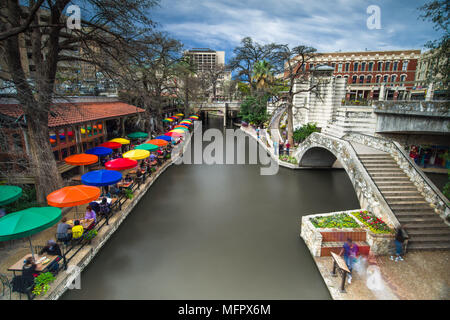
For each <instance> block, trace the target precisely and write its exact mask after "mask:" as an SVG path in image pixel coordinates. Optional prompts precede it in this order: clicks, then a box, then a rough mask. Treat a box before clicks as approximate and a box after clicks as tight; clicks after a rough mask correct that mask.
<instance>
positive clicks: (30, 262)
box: [12, 257, 37, 293]
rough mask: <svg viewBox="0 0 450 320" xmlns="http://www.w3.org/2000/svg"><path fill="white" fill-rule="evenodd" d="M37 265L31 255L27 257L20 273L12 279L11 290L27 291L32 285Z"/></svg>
mask: <svg viewBox="0 0 450 320" xmlns="http://www.w3.org/2000/svg"><path fill="white" fill-rule="evenodd" d="M36 268H37V265H36V263H35V261H34V258H33V257H28V258H27V259H26V260H25V263H24V265H23V267H22V275H20V276H16V277H14V279H13V283H12V286H13V288H12V290H13V291H16V292H20V293H29V289H31V288H32V287H33V286H34V278H35V276H37V274H36Z"/></svg>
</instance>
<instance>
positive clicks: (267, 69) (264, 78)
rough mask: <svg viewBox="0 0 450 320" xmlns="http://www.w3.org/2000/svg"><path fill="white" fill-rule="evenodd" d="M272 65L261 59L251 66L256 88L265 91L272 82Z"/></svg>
mask: <svg viewBox="0 0 450 320" xmlns="http://www.w3.org/2000/svg"><path fill="white" fill-rule="evenodd" d="M272 69H273V66H272V65H271V64H270V63H269V62H267V61H266V60H261V61H258V62H256V63H255V65H254V66H253V78H254V79H255V81H256V88H257V89H259V90H263V91H265V90H266V89H267V88H268V87H269V86H270V84H271V83H272V82H273V78H274V76H273V72H272Z"/></svg>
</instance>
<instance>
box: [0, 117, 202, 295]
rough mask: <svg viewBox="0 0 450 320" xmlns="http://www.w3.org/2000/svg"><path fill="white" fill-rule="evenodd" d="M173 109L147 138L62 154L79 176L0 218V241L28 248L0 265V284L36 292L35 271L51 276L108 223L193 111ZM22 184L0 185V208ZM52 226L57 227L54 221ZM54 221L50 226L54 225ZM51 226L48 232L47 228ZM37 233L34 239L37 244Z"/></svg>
mask: <svg viewBox="0 0 450 320" xmlns="http://www.w3.org/2000/svg"><path fill="white" fill-rule="evenodd" d="M182 116H183V115H182V114H177V115H175V116H173V117H170V118H165V119H164V120H163V121H164V122H167V123H170V124H171V125H170V128H169V129H170V130H168V131H167V132H165V133H164V134H161V135H159V136H156V137H155V138H154V139H148V137H149V135H148V134H147V133H144V132H133V133H130V134H128V135H127V138H128V139H126V138H115V139H112V140H110V141H108V142H105V143H102V144H101V145H98V146H96V147H94V148H91V149H88V150H86V151H85V152H84V153H80V154H75V155H71V156H69V157H67V158H65V159H64V161H65V162H66V163H67V164H70V165H73V166H79V167H80V172H81V174H80V175H77V176H74V177H72V179H71V182H70V183H71V184H72V185H68V186H65V187H63V188H61V189H59V190H55V191H53V192H52V193H50V194H48V195H47V198H46V200H47V205H48V206H42V207H32V208H27V209H25V210H21V211H17V212H12V213H8V214H5V215H4V216H3V217H0V242H2V241H12V240H17V239H27V241H28V245H29V253H27V254H26V255H24V256H21V257H20V259H18V260H17V261H16V262H14V263H12V264H11V265H9V267H8V268H7V271H8V272H10V273H12V277H11V278H10V277H8V276H7V275H5V274H4V271H5V270H0V279H1V281H2V284H3V288H5V287H7V288H9V292H10V293H9V297H10V299H11V294H12V292H18V293H19V298H20V299H21V295H22V294H24V295H25V296H27V297H28V299H33V298H34V297H35V296H36V295H39V294H40V292H41V291H40V290H41V289H39V290H38V289H37V288H36V281H35V279H36V278H38V277H39V276H41V275H48V274H49V273H51V275H53V276H56V275H57V274H58V272H59V271H60V270H61V269H66V268H67V265H68V263H69V262H70V260H71V259H73V258H74V257H75V255H76V254H77V253H78V252H80V250H82V249H83V247H85V246H88V245H90V244H91V241H92V239H93V238H95V236H96V235H97V234H98V232H99V231H100V229H101V228H103V227H104V226H105V225H106V226H107V225H109V220H110V219H111V217H112V215H113V214H114V213H115V212H120V211H121V209H122V206H123V205H124V203H126V201H127V200H129V199H132V198H133V194H134V193H135V192H136V190H138V189H139V187H140V186H141V185H142V184H144V183H145V181H146V179H147V178H148V177H150V176H151V175H152V174H153V173H154V172H156V171H157V170H158V169H159V167H160V166H161V165H163V164H164V162H166V161H167V160H169V159H170V157H171V150H172V148H173V147H174V145H176V144H177V143H180V142H181V141H182V139H183V137H184V136H185V135H186V134H187V133H189V130H190V128H191V126H192V125H193V121H195V120H198V116H197V115H193V116H191V117H189V118H187V119H183V120H180V118H181V117H182ZM21 195H22V189H21V188H20V187H17V186H12V185H0V208H1V207H3V206H5V205H7V204H10V203H12V202H14V201H18V200H19V199H20V197H21ZM56 225H57V226H56ZM55 226H56V228H55ZM51 230H53V231H51ZM43 232H45V234H46V236H47V238H48V239H47V242H46V245H45V246H34V245H33V243H32V236H33V235H37V234H40V233H43ZM42 242H43V240H42V237H40V243H42Z"/></svg>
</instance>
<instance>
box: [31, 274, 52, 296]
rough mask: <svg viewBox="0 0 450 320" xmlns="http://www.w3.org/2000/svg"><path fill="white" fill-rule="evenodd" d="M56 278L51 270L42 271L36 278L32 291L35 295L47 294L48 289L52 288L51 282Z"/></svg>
mask: <svg viewBox="0 0 450 320" xmlns="http://www.w3.org/2000/svg"><path fill="white" fill-rule="evenodd" d="M55 279H56V278H55V277H54V276H53V274H52V273H51V272H44V273H41V274H40V275H39V276H37V277H36V278H34V289H33V292H32V293H33V294H34V295H35V296H40V295H44V294H46V293H47V291H48V289H49V288H50V285H49V283H51V282H53V281H55Z"/></svg>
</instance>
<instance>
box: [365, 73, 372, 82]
mask: <svg viewBox="0 0 450 320" xmlns="http://www.w3.org/2000/svg"><path fill="white" fill-rule="evenodd" d="M366 82H367V83H371V82H372V76H371V75H368V76H367V78H366Z"/></svg>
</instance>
